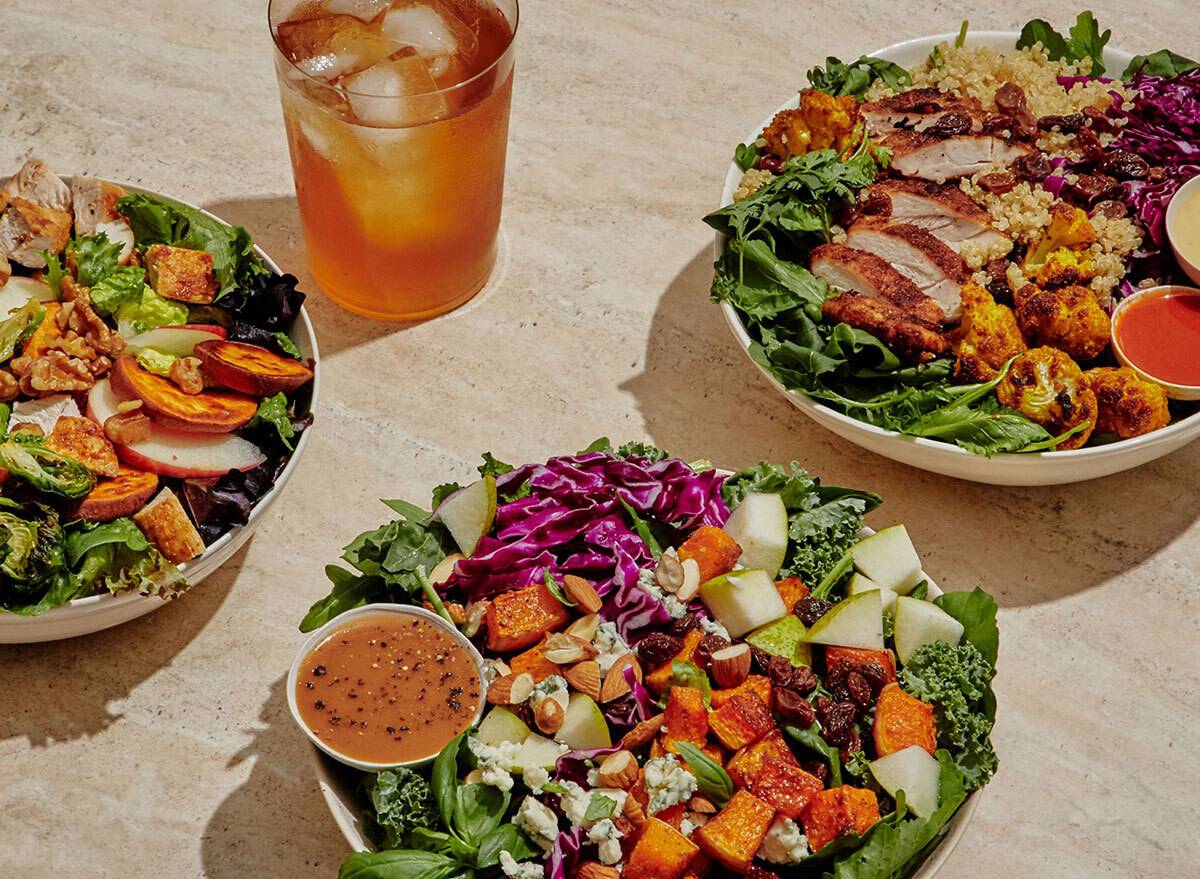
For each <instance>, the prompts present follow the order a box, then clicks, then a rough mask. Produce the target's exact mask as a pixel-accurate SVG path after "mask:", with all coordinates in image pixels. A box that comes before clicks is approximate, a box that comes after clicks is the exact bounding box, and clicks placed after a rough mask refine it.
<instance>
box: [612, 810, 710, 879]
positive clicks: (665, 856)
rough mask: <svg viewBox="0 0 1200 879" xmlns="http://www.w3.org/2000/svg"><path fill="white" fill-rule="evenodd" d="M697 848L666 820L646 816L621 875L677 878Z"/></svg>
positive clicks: (633, 878)
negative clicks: (640, 832)
mask: <svg viewBox="0 0 1200 879" xmlns="http://www.w3.org/2000/svg"><path fill="white" fill-rule="evenodd" d="M698 851H699V849H698V848H697V847H696V844H695V843H693V842H692V841H691V840H690V839H688V838H687V837H686V836H684V835H683V834H682V833H680V832H679V831H678V830H676V829H675V828H674V827H672V826H671V825H669V824H667V823H666V822H665V821H662V820H660V819H658V818H647V819H646V826H645V827H644V828H643V829H642V835H641V837H640V838H639V839H638V841H637V845H635V846H634V847H633V852H632V853H631V854H630V855H629V860H628V862H626V864H625V869H624V871H622V873H621V876H622V879H679V877H681V876H683V874H684V873H686V872H687V871H688V867H689V865H690V864H691V863H692V859H693V858H695V857H696V853H697V852H698Z"/></svg>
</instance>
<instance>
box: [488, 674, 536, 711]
mask: <svg viewBox="0 0 1200 879" xmlns="http://www.w3.org/2000/svg"><path fill="white" fill-rule="evenodd" d="M532 694H533V675H531V674H529V673H528V672H523V673H522V674H519V675H515V674H511V673H510V674H506V675H504V676H503V677H499V678H496V680H494V681H492V685H491V686H490V687H488V691H487V700H488V702H490V703H491V704H493V705H520V704H521V703H522V702H524V701H525V700H526V699H528V698H529V697H530V696H531V695H532Z"/></svg>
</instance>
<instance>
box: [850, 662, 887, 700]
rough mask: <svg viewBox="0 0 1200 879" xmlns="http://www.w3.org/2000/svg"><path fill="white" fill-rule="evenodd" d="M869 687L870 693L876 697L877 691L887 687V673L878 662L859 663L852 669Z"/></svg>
mask: <svg viewBox="0 0 1200 879" xmlns="http://www.w3.org/2000/svg"><path fill="white" fill-rule="evenodd" d="M854 670H855V671H857V672H858V673H859V674H860V675H861V676H862V678H863V679H864V680H865V681H866V682H867V684H868V685H869V686H870V687H871V692H872V693H873V694H874V695H876V696H878V695H879V691H880V690H882V689H883V688H884V687H885V686H887V682H888V680H887V672H885V671H884V670H883V666H882V665H880V664H879V663H878V662H860V663H859V664H858V665H857V666H856V667H855V669H854Z"/></svg>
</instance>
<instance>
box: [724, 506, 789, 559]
mask: <svg viewBox="0 0 1200 879" xmlns="http://www.w3.org/2000/svg"><path fill="white" fill-rule="evenodd" d="M722 530H724V531H725V533H726V534H728V535H729V536H730V537H732V538H733V539H734V540H736V541H737V545H738V546H740V547H741V548H742V557H741V559H739V561H741V563H742V564H743V565H745V566H746V567H747V568H761V569H762V570H764V571H766V572H767V574H768V575H769V576H770V577H771V579H772V580H774V579H775V578H776V577H778V576H779V569H780V568H782V567H783V559H784V557H785V556H786V555H787V545H788V514H787V508H786V507H785V506H784V505H783V498H781V497H780V496H779V495H777V494H753V493H751V494H748V495H746V496H745V497H744V498H742V502H741V503H740V504H738V505H737V507H736V508H735V509H734V511H733V512H732V513H731V514H730V515H729V518H728V519H727V520H726V521H725V524H724V526H722Z"/></svg>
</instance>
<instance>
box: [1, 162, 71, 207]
mask: <svg viewBox="0 0 1200 879" xmlns="http://www.w3.org/2000/svg"><path fill="white" fill-rule="evenodd" d="M4 192H5V193H6V194H7V195H8V196H9V198H23V199H25V200H26V201H31V202H33V203H34V204H39V205H41V206H42V207H44V208H53V209H54V210H56V211H68V212H70V210H71V190H70V189H68V188H67V184H65V183H63V182H62V180H60V179H59V177H58V175H57V174H55V173H54V172H53V171H51V170H50V169H49V168H48V167H46V163H45V162H43V161H42V160H41V159H30V160H29V161H28V162H26V163H25V164H24V165H22V166H21V170H20V171H18V172H17V173H16V174H14V175H13V176H12V177H10V178H9V180H8V183H6V184H4Z"/></svg>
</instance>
